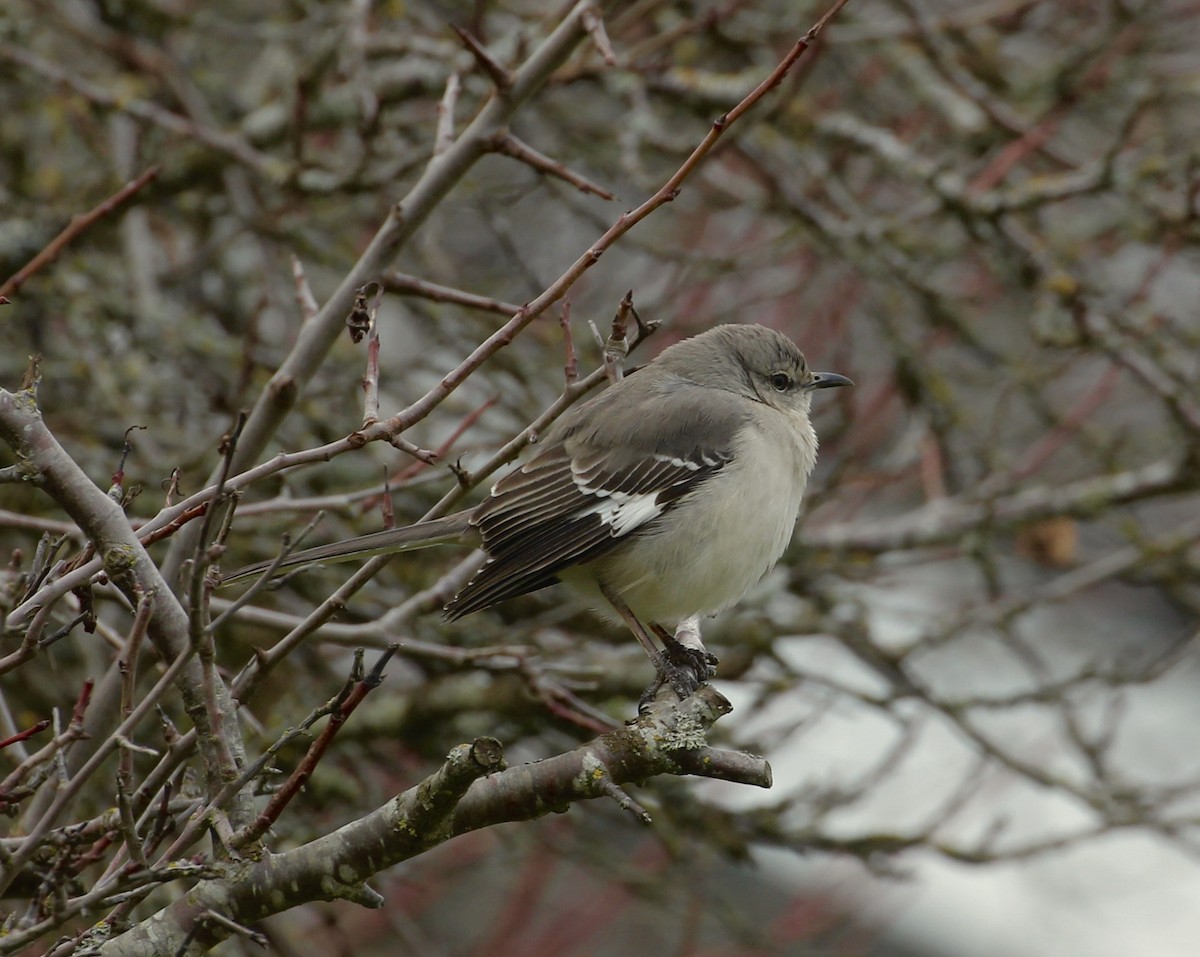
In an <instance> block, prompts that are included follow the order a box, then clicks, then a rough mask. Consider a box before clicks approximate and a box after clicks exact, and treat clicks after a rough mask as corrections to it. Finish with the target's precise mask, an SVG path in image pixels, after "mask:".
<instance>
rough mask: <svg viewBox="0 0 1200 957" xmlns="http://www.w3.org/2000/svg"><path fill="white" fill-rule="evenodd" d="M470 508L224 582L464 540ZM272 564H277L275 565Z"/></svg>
mask: <svg viewBox="0 0 1200 957" xmlns="http://www.w3.org/2000/svg"><path fill="white" fill-rule="evenodd" d="M470 516H471V512H470V510H467V511H463V512H455V513H454V514H453V515H447V516H446V517H444V518H435V519H433V520H431V521H428V522H418V523H417V524H416V525H405V526H404V527H403V528H385V529H383V530H382V531H378V532H371V533H369V534H367V535H360V536H358V537H357V538H348V539H346V540H345V541H341V542H331V543H330V544H328V545H318V546H316V547H315V548H306V549H304V550H303V551H299V552H294V553H293V554H291V555H287V556H285V557H284V558H283V559H280V560H279V561H276V560H275V559H271V560H270V561H265V562H255V563H254V564H253V565H247V566H245V567H244V568H239V569H237V571H234V572H231V573H230V574H228V575H225V576H224V577H223V578H222V580H221V584H222V585H227V584H229V583H230V582H237V581H242V580H244V579H247V578H253V577H254V576H255V575H261V574H262V573H263V572H265V571H267V569H272V571H273V572H274V571H284V570H285V569H288V568H295V567H297V566H299V565H314V564H317V563H318V562H344V561H349V560H351V559H355V558H369V557H370V556H372V555H383V554H387V553H389V552H409V551H413V550H415V549H418V548H426V547H428V546H430V545H443V544H446V543H447V542H463V541H466V540H468V537H469V536H470V533H471V532H472V528H471V523H470ZM272 566H274V567H273V568H272Z"/></svg>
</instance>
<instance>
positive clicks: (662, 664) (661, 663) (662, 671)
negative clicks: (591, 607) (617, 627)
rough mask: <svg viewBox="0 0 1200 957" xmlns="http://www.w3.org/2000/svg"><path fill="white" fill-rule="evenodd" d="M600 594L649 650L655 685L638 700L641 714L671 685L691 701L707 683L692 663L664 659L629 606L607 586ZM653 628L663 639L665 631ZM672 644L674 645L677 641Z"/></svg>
mask: <svg viewBox="0 0 1200 957" xmlns="http://www.w3.org/2000/svg"><path fill="white" fill-rule="evenodd" d="M600 593H601V594H602V595H603V596H604V597H605V598H606V599H608V603H609V604H610V605H612V606H613V610H614V611H616V613H617V614H618V615H620V616H621V620H622V621H623V622H625V624H626V625H627V626H629V630H630V631H632V632H633V636H634V637H635V638H637V640H638V643H639V644H640V645H641V646H642V648H644V649H645V651H646V654H647V655H648V656H649V657H650V660H651V661H652V662H653V663H654V682H653V683H652V684H651V685H650V687H649V688H647V689H646V690H645V691H643V692H642V696H641V698H640V699H638V711H642V710H644V709H645V707H646V706H647V705H648V704H650V702H652V701H653V700H654V697H655V695H657V694H658V691H659V689H660V688H661V687H662V686H663V685H664V684H669V685H670V686H671V688H672V689H673V690H674V691H675V693H676V694H677V695H679V697H680V698H686V697H688V695H690V694H691V693H692V692H693V691H695V690H696V689H697V688H698V687H700V685H701V684H702V683H703V682H702V681H698V680H697V679H696V677H695V673H694V669H693V668H692V667H690V663H688V664H684V663H680V662H678V661H674V660H671V659H670V658H669V657H668V656H666V655H664V654H663V653H662V652H661V651H659V650H658V646H657V645H655V644H654V639H653V638H651V637H650V634H649V632H647V631H646V626H645V625H643V624H642V623H641V622H640V621H638V620H637V617H636V616H635V615H634V614H633V612H632V611H630V610H629V606H628V605H626V604H625V602H623V601H622V600H621V599H620V598H619V597H618V596H617V595H615V594H614V593H613V592H612V591H610V590H609V589H608V588H606V587H605V586H604V585H601V586H600ZM652 627H653V628H654V629H655V630H656V632H658V633H659V634H660V635H661V634H664V632H663V629H662V628H660V627H659V626H658V625H654V626H652ZM667 637H668V638H669V637H670V636H669V635H668V636H667ZM671 640H672V641H674V639H671Z"/></svg>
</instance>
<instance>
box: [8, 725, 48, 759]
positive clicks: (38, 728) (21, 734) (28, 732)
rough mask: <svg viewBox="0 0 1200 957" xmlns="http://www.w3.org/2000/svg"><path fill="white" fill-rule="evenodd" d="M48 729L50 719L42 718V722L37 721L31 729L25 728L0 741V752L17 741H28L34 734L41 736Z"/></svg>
mask: <svg viewBox="0 0 1200 957" xmlns="http://www.w3.org/2000/svg"><path fill="white" fill-rule="evenodd" d="M48 727H50V719H49V718H42V720H41V721H39V722H38V723H37V724H35V725H34V726H33V727H31V728H26V729H25V730H24V731H18V732H17V733H16V734H14V735H12V736H11V737H8V738H4V739H3V740H0V751H3V750H4V749H5V748H7V747H8V746H9V745H12V744H16V743H17V742H19V741H28V740H29V739H30V738H32V737H33V736H34V735H35V734H41V733H42V732H43V731H45V730H46V729H47V728H48Z"/></svg>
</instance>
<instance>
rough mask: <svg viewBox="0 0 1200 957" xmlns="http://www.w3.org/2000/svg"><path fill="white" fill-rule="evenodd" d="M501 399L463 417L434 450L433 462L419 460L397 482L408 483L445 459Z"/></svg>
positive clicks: (487, 403)
mask: <svg viewBox="0 0 1200 957" xmlns="http://www.w3.org/2000/svg"><path fill="white" fill-rule="evenodd" d="M499 398H500V397H499V396H495V395H494V396H492V397H491V398H490V399H488V400H487V401H486V402H484V403H483V404H482V405H481V406H479V408H477V409H474V410H472V411H471V412H468V413H467V414H466V415H465V416H463V420H462V421H461V422H459V423H458V425H457V426H455V428H454V431H453V432H451V433H450V435H449V436H447V438H446V441H445V442H443V443H442V444H441V445H439V446H438V447H437V448H436V449H434V450H433V457H432V459H431V460H429V461H422V460H418V461H416V462H413V463H412V464H411V465H409V466H408V467H407V468H405V469H403V470H402V471H400V472H398V473H397V474H396V480H397V481H405V482H406V481H408V480H409V479H411V478H413V477H414V476H416V475H417V474H418V473H419V472H421V471H422V470H424V469H426V468H428V467H429V466H430V465H433V464H435V463H437V462H440V461H441V460H442V459H444V458H445V457H446V453H447V452H449V451H450V450H451V449H452V448H453V447H454V443H455V442H457V441H458V440H459V439H460V438H462V436H463V433H465V432H466V431H467V430H468V429H469V428H471V426H473V425H474V424H475V423H476V422H478V421H479V420H480V418H482V417H483V413H485V412H486V411H487V410H488V409H490V408H491V407H492V406H494V405H495V404H496V402H497V401H499Z"/></svg>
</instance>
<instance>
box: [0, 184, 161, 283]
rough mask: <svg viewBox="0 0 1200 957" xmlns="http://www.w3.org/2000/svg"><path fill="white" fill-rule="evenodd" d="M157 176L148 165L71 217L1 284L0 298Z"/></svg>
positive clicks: (26, 280) (56, 256)
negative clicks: (81, 212) (35, 253)
mask: <svg viewBox="0 0 1200 957" xmlns="http://www.w3.org/2000/svg"><path fill="white" fill-rule="evenodd" d="M157 175H158V167H157V166H151V167H150V168H149V169H148V170H146V172H144V173H142V175H141V176H139V177H138V178H137V179H135V180H131V181H130V182H128V183H126V184H125V185H124V186H122V187H121V188H120V189H119V190H117V191H116V192H115V193H113V194H112V195H111V196H110V197H108V199H106V200H104V202H102V203H100V204H99V205H98V206H96V207H94V208H93V209H91V210H89V211H88V212H86V213H83V214H81V215H78V216H72V217H71V222H70V223H68V224H67V227H66V228H65V229H64V230H63V231H62V232H61V233H59V234H58V235H57V236H55V237H54V238H53V239H52V240H50V242H48V243H47V244H46V245H45V247H43V249H42V250H41V252H39V253H38V254H37V255H36V256H34V257H33V258H32V259H31V260H29V262H27V263H26V264H25V265H24V266H22V267H21V268H20V269H18V270H17V272H16V273H15V274H14V275H13V276H12V277H11V278H9V279H8V280H7V281H6V282H5V283H4V284H3V285H0V299H4V298H5V296H7V295H16V293H17V291H18V290H19V289H20V288H21V287H22V286H23V285H24V284H25V283H26V282H28V281H29V279H30V277H31V276H33V275H34V274H35V273H37V272H38V271H39V270H41V269H42V267H44V266H46V265H48V264H49V263H52V262H53V261H54V260H55V259H56V258H58V256H59V254H60V253H61V252H62V251H63V250H64V249H65V248H66V247H67V245H68V244H69V243H70V242H71V241H72V240H74V239H75V238H76V237H78V236H80V235H82V234H83V233H84V232H85V231H86V230H87V229H89V228H90V227H91V226H92V224H94V223H95V222H96V221H97V220H100V219H103V218H104V217H105V216H107V215H108V214H109V213H111V212H112V211H113V210H115V209H116V208H117V207H118V206H120V205H121V204H122V203H124V202H125V201H126V200H128V199H129V198H130V197H131V196H133V195H134V194H135V193H137V192H138V191H139V190H141V189H142V188H143V187H144V186H145V185H146V184H147V183H149V182H150V181H151V180H152V179H154V177H156V176H157Z"/></svg>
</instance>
